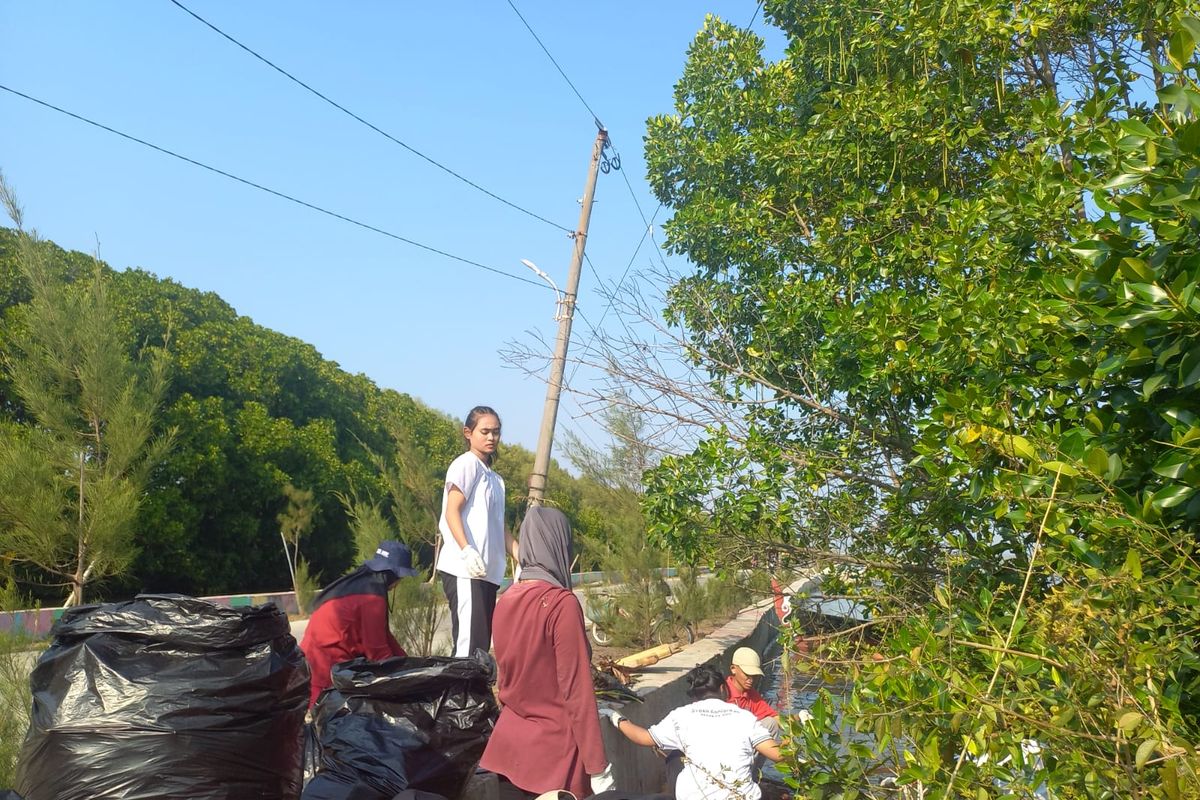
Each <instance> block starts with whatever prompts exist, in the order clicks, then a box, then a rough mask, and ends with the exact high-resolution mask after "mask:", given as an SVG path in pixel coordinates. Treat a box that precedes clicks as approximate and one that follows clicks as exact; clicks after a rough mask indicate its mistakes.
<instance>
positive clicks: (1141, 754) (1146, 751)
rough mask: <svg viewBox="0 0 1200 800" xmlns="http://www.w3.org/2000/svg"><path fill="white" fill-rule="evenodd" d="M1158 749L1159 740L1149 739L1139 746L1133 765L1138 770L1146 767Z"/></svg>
mask: <svg viewBox="0 0 1200 800" xmlns="http://www.w3.org/2000/svg"><path fill="white" fill-rule="evenodd" d="M1157 749H1158V739H1147V740H1146V741H1144V742H1142V743H1141V744H1140V745H1138V749H1137V754H1136V755H1135V756H1134V757H1133V765H1134V767H1135V768H1137V769H1141V768H1142V767H1144V766H1146V762H1147V761H1149V760H1150V756H1151V755H1152V754H1153V753H1154V751H1155V750H1157Z"/></svg>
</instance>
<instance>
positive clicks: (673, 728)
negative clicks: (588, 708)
mask: <svg viewBox="0 0 1200 800" xmlns="http://www.w3.org/2000/svg"><path fill="white" fill-rule="evenodd" d="M687 681H688V686H689V689H688V697H689V698H690V699H691V700H692V701H693V702H691V703H689V704H688V705H686V706H683V707H681V708H677V709H675V710H674V711H672V712H671V713H670V714H667V716H666V717H664V718H663V720H662V721H661V722H659V723H657V724H656V725H651V726H650V727H649V728H643V727H641V726H640V725H637V724H635V723H633V722H631V721H630V720H628V719H626V718H625V716H623V715H622V714H621V713H620V712H618V711H616V710H615V709H611V708H605V709H602V710H601V712H600V713H601V715H603V716H604V717H606V718H607V719H608V720H609V721H610V722H611V723H612V724H613V725H614V726H616V728H617V730H618V731H620V732H621V733H622V734H623V735H624V736H625V738H626V739H628V740H629V741H631V742H633V743H634V744H639V745H642V746H644V747H657V748H659V749H660V750H679V751H680V752H682V753H683V759H684V767H683V771H682V772H680V773H679V778H678V780H677V781H676V782H675V797H676V800H760V798H761V797H762V791H761V790H760V789H759V788H758V784H756V783H755V782H754V780H753V777H752V766H753V763H754V756H755V754H756V753H761V754H762V755H764V756H766V757H767V758H769V759H771V760H772V761H778V760H779V759H780V754H779V744H778V743H777V742H776V741H775V739H774V737H772V736H771V734H770V732H769V731H767V729H766V728H764V727H763V726H762V725H761V724H760V723H759V722H758V720H756V719H755V718H754V715H753V714H751V713H750V712H749V711H746V710H745V709H742V708H738V707H737V706H735V705H733V704H732V703H729V702H727V700H728V691H727V689H726V688H725V678H724V676H722V675H721V673H720V672H719V671H718V670H716V669H714V668H713V667H710V666H708V665H707V664H703V665H701V666H698V667H696V668H695V669H693V670H692V671H691V672H689V673H688V674H687Z"/></svg>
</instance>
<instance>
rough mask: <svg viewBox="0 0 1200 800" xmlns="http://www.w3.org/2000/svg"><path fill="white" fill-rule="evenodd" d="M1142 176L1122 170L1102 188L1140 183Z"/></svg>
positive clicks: (1120, 187) (1118, 187) (1119, 187)
mask: <svg viewBox="0 0 1200 800" xmlns="http://www.w3.org/2000/svg"><path fill="white" fill-rule="evenodd" d="M1142 178H1143V176H1142V175H1139V174H1137V173H1136V172H1122V173H1121V174H1120V175H1117V176H1116V177H1115V178H1111V179H1110V180H1109V181H1108V183H1106V184H1104V188H1105V189H1122V188H1124V187H1126V186H1133V185H1134V184H1135V183H1141V182H1142ZM1071 250H1072V252H1074V250H1075V248H1074V247H1072V248H1071Z"/></svg>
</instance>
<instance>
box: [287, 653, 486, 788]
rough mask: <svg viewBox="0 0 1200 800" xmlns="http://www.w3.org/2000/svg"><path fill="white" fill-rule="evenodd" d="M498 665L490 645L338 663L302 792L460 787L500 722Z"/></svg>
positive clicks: (321, 706)
mask: <svg viewBox="0 0 1200 800" xmlns="http://www.w3.org/2000/svg"><path fill="white" fill-rule="evenodd" d="M493 668H494V665H493V663H492V662H491V659H490V658H488V657H487V656H486V655H484V656H476V657H475V658H471V659H466V658H438V657H429V658H416V657H411V658H390V659H387V660H386V661H378V662H376V661H367V660H365V659H361V658H358V659H354V660H353V661H347V662H345V663H343V664H338V665H337V666H335V667H334V668H333V674H332V677H333V688H331V689H327V690H326V691H324V692H322V693H321V696H320V698H319V699H318V700H317V705H316V708H315V710H314V721H313V724H314V727H315V729H316V734H317V740H318V743H319V750H320V768H319V770H318V772H317V776H316V777H315V778H314V779H313V780H312V781H311V782H310V783H309V784H308V786H306V787H305V789H304V800H391V798H392V797H394V796H395V795H397V794H399V793H400V792H402V791H404V790H405V789H418V790H421V791H425V792H432V793H434V794H439V795H442V796H443V797H458V796H459V795H460V794H461V793H462V790H463V788H464V787H465V786H466V783H467V781H468V780H469V779H470V778H471V775H472V774H473V773H474V772H475V765H476V764H477V763H478V762H479V757H480V756H481V755H483V748H484V747H485V746H486V745H487V739H488V736H490V735H491V733H492V727H493V726H494V725H495V723H496V716H497V713H498V710H497V708H496V701H495V698H494V697H493V696H492V690H491V686H490V685H489V683H490V681H491V679H492V673H493Z"/></svg>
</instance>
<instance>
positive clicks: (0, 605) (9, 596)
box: [0, 583, 43, 788]
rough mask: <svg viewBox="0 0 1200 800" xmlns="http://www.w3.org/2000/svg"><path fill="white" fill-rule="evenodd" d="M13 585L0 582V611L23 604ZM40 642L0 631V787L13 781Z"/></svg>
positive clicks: (14, 779) (10, 784)
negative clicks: (0, 710) (30, 677)
mask: <svg viewBox="0 0 1200 800" xmlns="http://www.w3.org/2000/svg"><path fill="white" fill-rule="evenodd" d="M24 605H25V603H24V602H23V600H22V598H20V597H19V596H18V595H17V593H16V590H15V588H14V587H13V585H12V584H11V583H10V584H8V585H7V586H3V585H0V611H7V610H14V609H18V608H21V607H22V606H24ZM42 647H43V645H42V644H39V643H38V642H37V641H35V640H34V639H32V638H31V637H29V636H25V635H23V634H4V633H0V708H3V709H5V712H4V713H3V714H0V788H3V787H7V786H15V785H16V777H17V776H16V773H17V757H18V756H19V755H20V754H21V743H22V741H23V740H24V739H25V731H26V729H27V728H28V727H29V709H30V706H31V705H32V703H33V695H32V694H31V692H30V689H29V673H30V671H31V670H32V669H33V665H34V663H35V662H36V661H37V656H38V653H39V652H40V651H41V649H42Z"/></svg>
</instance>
